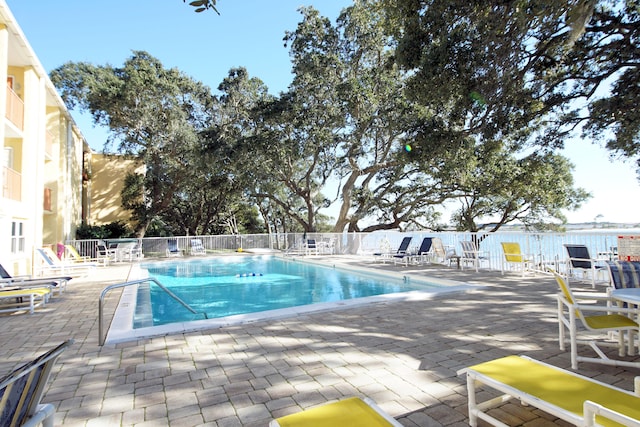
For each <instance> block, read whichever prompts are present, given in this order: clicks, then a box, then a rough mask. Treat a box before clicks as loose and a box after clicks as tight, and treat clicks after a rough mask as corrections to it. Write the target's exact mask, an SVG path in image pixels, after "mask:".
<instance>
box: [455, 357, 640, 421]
mask: <svg viewBox="0 0 640 427" xmlns="http://www.w3.org/2000/svg"><path fill="white" fill-rule="evenodd" d="M458 374H459V375H461V374H466V376H467V391H468V399H469V424H470V425H471V426H473V427H475V426H477V425H478V418H480V419H482V420H484V421H486V422H488V423H490V424H491V425H495V426H506V425H507V424H505V423H504V422H502V421H500V420H498V419H497V418H495V417H496V416H499V414H500V413H501V412H499V411H498V412H495V413H492V414H491V415H489V410H490V409H491V408H495V407H497V406H500V405H502V404H504V403H505V402H506V401H508V400H510V399H517V400H520V401H521V402H522V403H523V404H527V405H531V406H533V407H536V408H539V409H541V410H543V411H544V412H547V413H549V414H552V415H554V416H556V417H558V418H560V419H562V420H564V421H566V422H568V423H571V424H574V425H577V426H595V425H601V426H619V425H621V424H622V425H626V426H635V427H638V426H640V421H639V420H640V395H639V393H640V389H639V388H640V377H636V381H635V389H636V390H635V394H634V393H631V392H629V391H626V390H623V389H620V388H617V387H614V386H611V385H609V384H605V383H602V382H600V381H597V380H594V379H592V378H588V377H584V376H582V375H578V374H576V373H574V372H569V371H566V370H564V369H560V368H558V367H555V366H552V365H548V364H546V363H543V362H539V361H537V360H533V359H530V358H527V357H523V356H507V357H503V358H501V359H496V360H492V361H489V362H485V363H480V364H478V365H475V366H471V367H469V368H465V369H462V370H460V371H459V372H458ZM479 385H484V386H487V387H490V388H493V389H494V390H498V391H500V392H502V393H504V395H501V396H498V397H495V398H493V399H490V400H487V401H484V402H477V396H476V389H477V388H478V386H479ZM596 423H597V424H596Z"/></svg>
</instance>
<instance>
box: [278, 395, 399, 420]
mask: <svg viewBox="0 0 640 427" xmlns="http://www.w3.org/2000/svg"><path fill="white" fill-rule="evenodd" d="M335 426H353V427H360V426H362V427H365V426H366V427H385V426H386V427H402V424H400V423H399V422H398V421H396V420H395V419H393V418H392V417H391V416H389V415H388V414H386V413H385V412H383V411H382V409H380V408H379V407H378V405H376V404H375V403H374V402H373V401H372V400H371V399H368V398H365V399H360V398H359V397H350V398H347V399H344V400H340V401H338V402H333V403H327V404H325V405H322V406H318V407H315V408H311V409H307V410H306V411H302V412H298V413H295V414H291V415H285V416H284V417H280V418H278V419H276V420H273V421H271V422H270V423H269V427H335Z"/></svg>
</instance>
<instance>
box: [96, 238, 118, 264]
mask: <svg viewBox="0 0 640 427" xmlns="http://www.w3.org/2000/svg"><path fill="white" fill-rule="evenodd" d="M116 258H117V249H116V248H108V247H107V245H106V243H104V242H99V243H98V244H97V245H96V261H97V262H98V263H100V264H102V265H105V266H107V265H109V263H111V262H113V261H116Z"/></svg>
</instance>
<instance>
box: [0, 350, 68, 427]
mask: <svg viewBox="0 0 640 427" xmlns="http://www.w3.org/2000/svg"><path fill="white" fill-rule="evenodd" d="M71 344H73V340H68V341H65V342H63V343H62V344H60V345H59V346H57V347H55V348H54V349H52V350H49V351H48V352H46V353H44V354H43V355H41V356H39V357H38V358H36V359H35V360H33V361H31V362H29V363H26V364H24V365H22V366H20V367H19V368H17V369H15V370H13V371H12V372H11V373H10V374H9V375H7V376H5V377H4V378H2V379H0V396H2V399H0V425H1V426H28V427H35V426H37V425H39V424H40V423H42V425H43V427H53V421H54V414H55V407H54V406H53V405H52V404H51V403H47V404H41V403H40V400H41V399H42V395H43V393H44V390H45V386H46V385H47V381H48V380H49V375H50V374H51V369H52V368H53V365H54V364H55V363H56V361H57V360H58V357H60V354H61V353H62V352H63V351H64V350H65V349H66V348H67V347H68V346H70V345H71Z"/></svg>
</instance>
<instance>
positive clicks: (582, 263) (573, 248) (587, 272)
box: [564, 244, 609, 288]
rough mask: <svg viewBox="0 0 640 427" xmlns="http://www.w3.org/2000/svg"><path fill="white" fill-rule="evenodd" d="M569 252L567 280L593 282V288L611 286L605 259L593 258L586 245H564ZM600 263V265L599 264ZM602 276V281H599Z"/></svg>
mask: <svg viewBox="0 0 640 427" xmlns="http://www.w3.org/2000/svg"><path fill="white" fill-rule="evenodd" d="M564 247H565V249H566V250H567V278H574V279H576V280H582V281H586V282H591V286H592V287H593V288H595V287H596V283H598V284H606V285H608V284H609V281H608V280H607V279H608V278H607V277H604V276H605V275H606V273H607V269H606V266H605V265H604V261H605V260H604V259H595V258H591V255H589V249H588V248H587V247H586V246H585V245H574V244H566V245H564ZM598 263H600V264H598ZM598 276H600V280H598Z"/></svg>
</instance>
